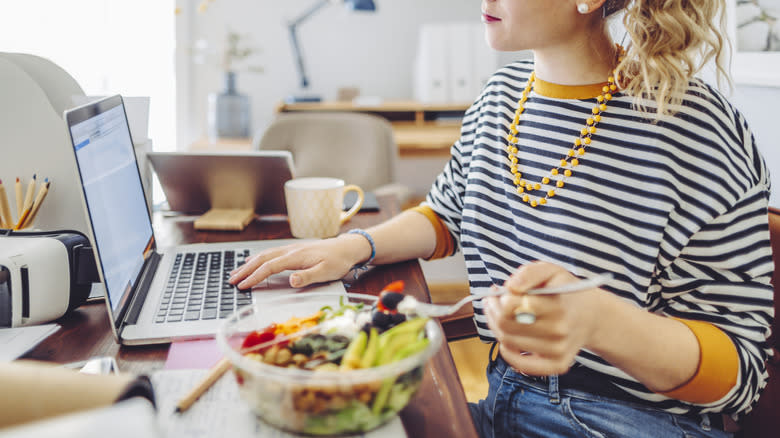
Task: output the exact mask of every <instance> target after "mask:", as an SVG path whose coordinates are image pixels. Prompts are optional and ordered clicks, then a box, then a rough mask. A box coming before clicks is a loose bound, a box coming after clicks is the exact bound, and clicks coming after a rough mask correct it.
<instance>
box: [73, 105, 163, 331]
mask: <svg viewBox="0 0 780 438" xmlns="http://www.w3.org/2000/svg"><path fill="white" fill-rule="evenodd" d="M67 122H68V127H69V129H70V134H71V138H72V139H73V147H74V149H75V153H76V162H77V164H78V168H79V172H80V174H81V182H82V185H83V189H84V197H85V199H86V206H87V213H88V215H89V219H90V221H91V225H92V232H93V236H94V239H95V245H96V247H97V252H98V260H99V262H100V264H101V267H102V272H103V279H104V283H105V288H106V296H107V298H108V300H109V302H110V305H111V309H112V311H113V312H112V313H113V314H114V317H115V318H116V316H117V313H118V312H120V310H121V309H122V308H124V306H125V304H126V303H127V301H128V300H129V298H130V292H131V290H132V288H133V286H134V283H135V282H136V280H137V279H138V274H139V273H140V271H141V268H142V267H143V264H144V259H145V257H146V256H147V255H148V253H149V251H150V250H151V249H152V247H153V242H154V234H153V233H152V224H151V221H150V220H149V212H148V210H147V204H146V201H145V199H144V190H143V186H142V185H141V177H140V174H139V172H138V165H137V164H136V158H135V150H134V149H133V142H132V140H131V138H130V129H129V127H128V124H127V118H126V115H125V110H124V106H123V104H122V100H121V98H120V97H119V96H113V97H109V98H106V99H104V100H101V101H99V102H97V103H93V104H90V105H87V106H85V107H81V108H79V109H76V110H73V111H70V112H68V113H67Z"/></svg>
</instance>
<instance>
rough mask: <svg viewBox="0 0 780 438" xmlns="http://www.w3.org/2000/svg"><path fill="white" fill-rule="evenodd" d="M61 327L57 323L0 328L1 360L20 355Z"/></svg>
mask: <svg viewBox="0 0 780 438" xmlns="http://www.w3.org/2000/svg"><path fill="white" fill-rule="evenodd" d="M59 329H60V326H59V325H57V324H43V325H34V326H30V327H17V328H7V329H0V362H8V361H12V360H14V359H16V358H18V357H20V356H21V355H23V354H24V353H27V352H28V351H29V350H31V349H32V348H33V347H35V346H36V345H38V344H39V343H40V342H41V341H43V340H44V339H46V338H48V337H49V335H51V334H52V333H54V332H56V331H57V330H59Z"/></svg>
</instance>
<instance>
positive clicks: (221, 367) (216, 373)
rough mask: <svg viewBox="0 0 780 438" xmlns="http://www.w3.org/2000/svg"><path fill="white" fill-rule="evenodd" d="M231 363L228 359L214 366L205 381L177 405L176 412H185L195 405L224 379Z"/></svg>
mask: <svg viewBox="0 0 780 438" xmlns="http://www.w3.org/2000/svg"><path fill="white" fill-rule="evenodd" d="M230 366H231V365H230V361H229V360H227V358H223V359H221V360H220V361H219V362H217V364H216V365H214V366H213V367H212V368H211V370H209V372H208V374H206V376H205V377H203V380H201V381H200V382H199V383H198V384H197V385H196V386H195V387H194V388H192V390H191V391H190V392H189V393H188V394H187V395H186V396H184V398H182V399H181V400H179V403H177V404H176V412H184V411H186V410H187V409H189V408H190V406H192V404H193V403H195V401H196V400H197V399H199V398H200V396H202V395H203V394H205V393H206V391H208V389H209V388H211V386H212V385H213V384H214V383H215V382H216V381H217V380H219V378H220V377H222V375H223V374H225V372H227V370H229V369H230Z"/></svg>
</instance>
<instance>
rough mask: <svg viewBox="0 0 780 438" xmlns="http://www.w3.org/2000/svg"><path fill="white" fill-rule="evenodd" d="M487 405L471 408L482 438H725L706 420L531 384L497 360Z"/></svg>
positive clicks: (552, 382)
mask: <svg viewBox="0 0 780 438" xmlns="http://www.w3.org/2000/svg"><path fill="white" fill-rule="evenodd" d="M487 377H488V382H489V383H490V389H489V391H488V396H487V398H486V399H485V400H480V401H479V403H478V404H475V403H469V408H470V410H471V416H472V418H473V419H474V425H475V426H476V428H477V432H479V434H480V436H481V437H482V438H494V437H495V438H509V437H524V438H531V437H545V438H547V437H572V438H575V437H576V438H582V437H628V438H657V437H661V438H667V437H680V438H693V437H696V438H699V437H701V438H705V437H706V438H727V437H731V434H730V433H726V432H724V431H722V430H719V429H717V428H716V427H712V426H711V424H710V417H709V416H708V415H707V414H703V415H701V416H696V417H695V418H694V417H693V416H683V415H674V414H670V413H668V412H664V411H661V410H658V409H653V408H651V407H646V406H641V405H639V404H632V403H629V402H625V401H621V400H615V399H613V398H607V397H603V396H599V395H595V394H591V393H589V392H585V391H581V390H577V389H569V388H560V387H559V386H558V383H559V382H558V377H557V376H551V377H549V378H547V379H539V378H532V377H528V376H525V375H523V374H520V373H518V372H516V371H514V370H513V369H512V367H510V366H509V365H507V363H506V362H504V360H503V359H502V358H501V356H500V355H499V356H498V358H497V359H496V360H493V361H491V364H490V365H488V369H487Z"/></svg>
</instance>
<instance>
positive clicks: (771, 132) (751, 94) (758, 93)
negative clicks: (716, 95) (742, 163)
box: [731, 85, 780, 208]
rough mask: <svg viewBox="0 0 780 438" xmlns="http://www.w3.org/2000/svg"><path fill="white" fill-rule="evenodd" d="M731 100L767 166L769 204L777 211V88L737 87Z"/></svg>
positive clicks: (779, 150) (779, 146)
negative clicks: (740, 114) (769, 193)
mask: <svg viewBox="0 0 780 438" xmlns="http://www.w3.org/2000/svg"><path fill="white" fill-rule="evenodd" d="M731 100H732V102H733V103H734V106H736V107H737V108H738V109H739V110H740V111H741V112H742V114H743V115H744V116H745V118H746V119H747V121H748V124H749V125H750V129H751V130H752V131H753V135H754V136H755V138H756V143H757V144H758V149H759V150H760V151H761V153H762V154H763V156H764V160H765V161H766V164H767V167H769V173H770V177H771V179H772V192H771V195H770V198H769V205H771V206H772V207H777V208H780V140H778V137H777V131H776V130H777V122H778V117H777V102H780V88H778V87H757V86H749V85H737V86H736V87H735V89H734V93H733V95H732V96H731Z"/></svg>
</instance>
